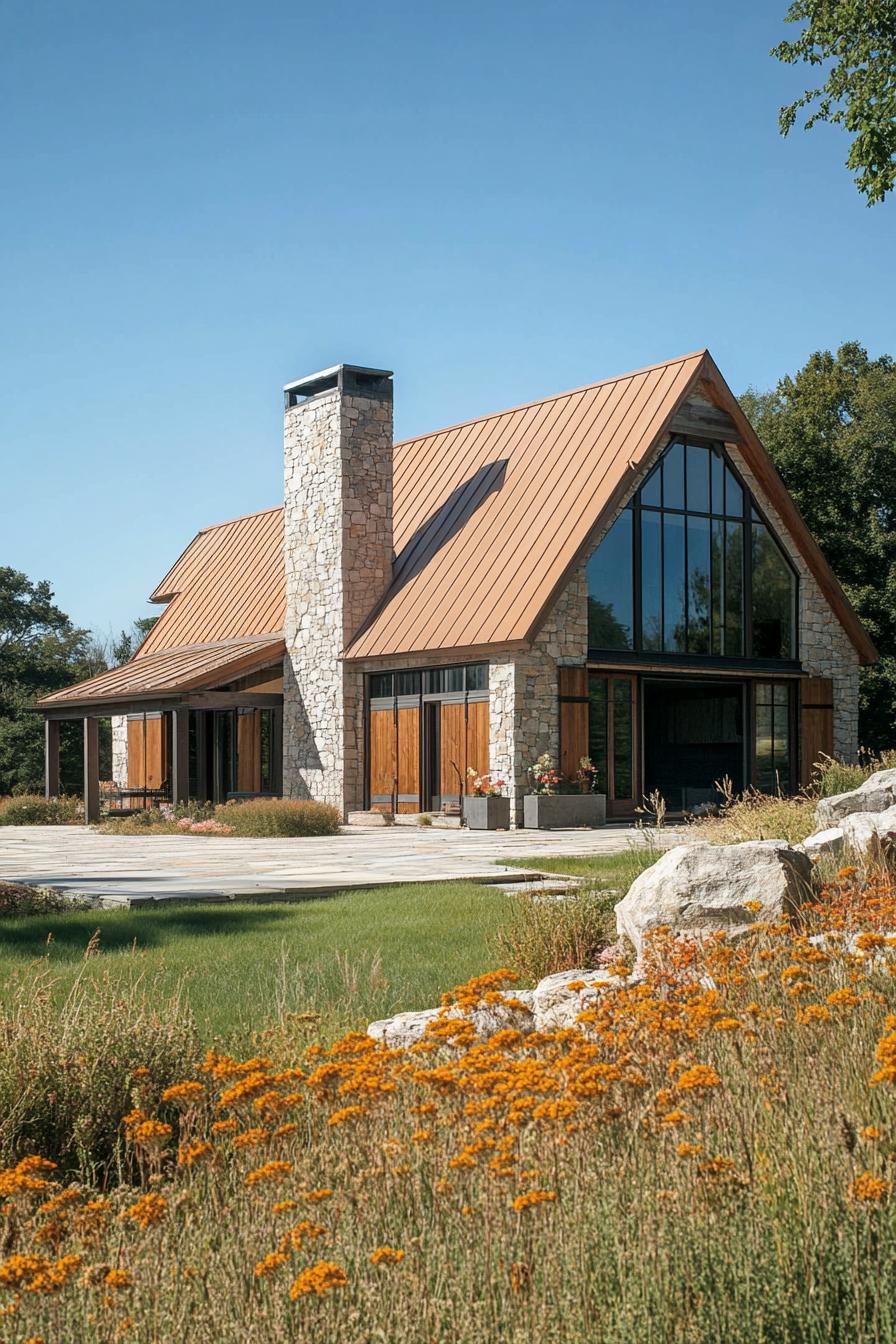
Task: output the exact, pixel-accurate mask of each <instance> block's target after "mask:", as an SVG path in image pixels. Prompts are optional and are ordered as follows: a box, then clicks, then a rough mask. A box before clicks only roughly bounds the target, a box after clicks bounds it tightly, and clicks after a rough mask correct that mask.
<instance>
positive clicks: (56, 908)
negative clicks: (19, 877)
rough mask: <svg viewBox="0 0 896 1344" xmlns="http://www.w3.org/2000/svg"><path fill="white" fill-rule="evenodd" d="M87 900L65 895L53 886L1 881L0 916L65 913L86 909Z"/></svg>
mask: <svg viewBox="0 0 896 1344" xmlns="http://www.w3.org/2000/svg"><path fill="white" fill-rule="evenodd" d="M85 909H87V902H86V901H79V900H77V899H76V898H74V897H72V896H65V895H63V893H62V892H61V891H54V890H53V888H52V887H32V886H30V885H29V884H28V883H27V882H0V916H4V915H5V916H12V915H48V914H57V913H62V914H64V913H65V912H66V911H68V910H85Z"/></svg>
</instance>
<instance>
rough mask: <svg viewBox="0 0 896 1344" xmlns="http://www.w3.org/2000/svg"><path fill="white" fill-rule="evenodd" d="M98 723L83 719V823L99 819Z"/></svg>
mask: <svg viewBox="0 0 896 1344" xmlns="http://www.w3.org/2000/svg"><path fill="white" fill-rule="evenodd" d="M99 728H100V724H99V719H91V718H89V717H88V718H85V720H84V823H85V825H87V826H89V825H90V823H91V822H94V821H99V819H100V732H99Z"/></svg>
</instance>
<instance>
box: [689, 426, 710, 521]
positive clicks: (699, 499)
mask: <svg viewBox="0 0 896 1344" xmlns="http://www.w3.org/2000/svg"><path fill="white" fill-rule="evenodd" d="M687 470H688V512H689V513H690V512H693V513H709V449H708V448H701V447H699V446H698V445H697V444H695V443H689V444H688V447H687Z"/></svg>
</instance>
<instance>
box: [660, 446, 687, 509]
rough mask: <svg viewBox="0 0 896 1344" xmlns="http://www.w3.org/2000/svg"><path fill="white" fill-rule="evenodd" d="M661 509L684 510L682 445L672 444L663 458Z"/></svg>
mask: <svg viewBox="0 0 896 1344" xmlns="http://www.w3.org/2000/svg"><path fill="white" fill-rule="evenodd" d="M663 508H664V509H683V508H684V444H682V443H672V444H670V445H669V447H668V448H667V449H666V455H665V457H664V458H663Z"/></svg>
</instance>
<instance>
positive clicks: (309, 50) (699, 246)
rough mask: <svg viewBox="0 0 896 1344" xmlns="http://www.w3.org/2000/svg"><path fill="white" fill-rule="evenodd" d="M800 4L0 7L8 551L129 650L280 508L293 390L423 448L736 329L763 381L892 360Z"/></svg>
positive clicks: (746, 365) (2, 412)
mask: <svg viewBox="0 0 896 1344" xmlns="http://www.w3.org/2000/svg"><path fill="white" fill-rule="evenodd" d="M785 8H786V0H754V3H752V4H749V5H742V4H735V3H731V0H728V2H727V3H721V4H720V3H718V0H712V2H710V0H691V3H684V4H682V5H669V4H668V3H662V2H660V0H643V3H641V4H640V5H637V6H634V5H629V4H623V3H615V4H610V3H603V2H602V0H593V2H592V3H580V2H578V0H576V2H573V0H559V3H551V4H549V3H542V2H538V3H536V2H535V0H516V3H513V4H511V3H509V2H505V3H493V2H491V0H475V3H470V2H469V0H453V2H452V3H450V4H448V3H441V2H439V3H428V2H427V0H423V3H421V2H420V0H416V2H413V0H407V2H402V3H394V2H393V0H383V3H381V4H379V5H369V4H356V3H354V2H353V0H349V2H348V3H345V4H342V5H339V6H328V7H327V6H320V5H310V4H305V3H301V0H292V3H285V2H283V0H266V2H265V0H261V2H258V3H254V4H249V3H246V2H245V0H244V2H243V3H240V4H236V3H232V2H231V0H216V2H215V3H207V2H206V0H188V3H186V4H185V3H183V0H178V2H177V3H169V2H168V0H152V3H146V2H145V0H127V3H125V4H122V3H120V0H118V2H117V3H102V4H99V3H91V2H90V0H80V2H79V3H78V4H71V3H68V0H66V2H64V3H63V2H62V0H57V2H56V3H46V2H45V0H3V3H2V5H0V125H2V128H3V129H2V132H0V173H2V177H0V181H2V193H3V208H2V210H0V377H2V389H0V390H2V395H0V457H2V473H0V537H2V543H3V544H2V546H0V564H11V565H13V566H15V567H17V568H19V569H23V570H25V571H26V572H27V573H28V574H29V575H31V576H32V577H35V578H38V577H40V578H48V579H49V580H50V581H51V583H52V584H53V586H54V588H55V590H56V593H57V597H58V600H59V602H60V604H61V605H62V606H63V608H64V609H66V610H67V611H69V612H70V613H71V615H72V616H73V617H74V618H75V619H76V620H77V621H79V622H80V623H83V624H85V625H88V626H91V627H94V628H97V629H99V630H101V631H107V630H108V629H109V628H112V627H114V628H119V627H121V626H122V625H125V624H127V623H129V622H130V620H131V619H132V618H133V617H134V616H137V615H140V614H143V613H145V612H147V611H149V610H151V609H150V608H148V607H147V606H146V605H145V602H144V599H145V596H146V594H147V593H148V592H149V591H150V589H151V588H152V587H153V586H154V584H155V583H156V582H157V580H158V579H159V578H160V577H161V575H162V574H163V573H164V572H165V570H166V569H167V568H168V566H169V564H170V563H171V562H172V561H173V559H174V558H175V557H176V555H177V554H178V553H179V552H180V551H181V549H182V548H183V546H184V545H185V544H186V542H187V541H188V540H189V539H190V537H191V536H192V535H193V534H194V533H195V532H196V531H197V530H198V529H199V528H200V527H202V526H204V525H206V524H208V523H211V522H216V521H220V520H221V519H224V518H229V517H232V516H234V515H236V514H239V513H243V512H248V511H250V510H253V509H257V508H263V507H266V506H268V505H270V504H273V503H276V502H278V501H279V499H280V498H281V497H282V486H281V457H280V435H281V414H282V397H281V387H282V385H283V383H284V382H287V381H289V380H290V379H292V378H296V377H299V376H301V375H302V374H305V373H309V372H312V371H314V370H316V369H318V368H322V367H325V366H327V365H330V364H333V363H337V362H340V361H350V362H355V363H362V364H370V365H376V366H383V367H388V368H391V369H394V370H395V373H396V383H395V397H396V432H397V434H398V435H399V436H400V437H405V436H407V435H410V434H412V433H415V432H418V431H421V430H425V429H432V428H436V427H438V426H439V425H441V424H446V423H451V422H453V421H457V420H461V419H465V418H467V417H469V416H473V415H477V414H480V413H482V412H485V411H489V410H496V409H499V408H501V407H504V406H508V405H513V404H515V403H517V402H520V401H525V400H530V399H532V398H534V397H538V396H542V395H547V394H550V393H552V392H556V391H559V390H562V389H563V388H566V387H574V386H577V385H580V384H582V383H586V382H592V381H595V380H597V379H599V378H601V377H607V376H610V375H612V374H615V373H619V372H622V371H624V370H626V369H629V368H637V367H639V366H641V365H643V364H648V363H653V362H655V361H657V360H661V359H664V358H667V357H669V356H672V355H675V354H680V353H684V352H686V351H690V350H693V349H697V348H700V347H702V346H704V345H708V346H709V348H710V349H711V350H712V352H713V354H714V355H715V357H716V359H717V361H718V362H719V364H720V366H721V368H722V371H723V372H724V373H725V374H726V376H727V378H728V380H729V382H730V383H731V385H732V386H733V388H734V390H735V391H741V390H742V389H743V388H744V387H745V386H747V385H748V384H753V385H756V386H759V387H764V386H768V385H770V384H771V383H773V382H774V381H776V380H777V378H778V377H779V376H781V375H782V374H783V373H785V372H788V371H792V370H794V369H795V368H797V367H799V365H800V364H802V363H803V362H804V361H805V359H806V357H807V356H808V354H809V353H810V352H811V351H812V350H815V349H818V348H822V347H836V346H837V345H838V344H840V343H841V342H842V341H844V340H847V339H852V338H855V339H858V340H860V341H862V342H864V343H865V344H866V345H867V346H868V348H869V349H870V350H871V351H872V352H873V353H875V354H877V353H882V352H884V351H889V352H891V353H896V350H894V347H896V339H894V337H896V333H894V325H893V314H894V312H896V267H894V265H893V256H894V225H896V215H894V213H893V212H894V210H896V202H893V201H888V202H886V203H885V204H884V205H883V206H877V207H875V208H874V209H870V210H869V209H868V208H867V207H866V206H865V205H864V202H863V200H862V198H861V197H860V196H859V195H858V193H857V191H856V189H855V187H854V186H853V184H852V181H851V178H850V175H849V173H848V172H847V170H846V169H845V167H844V165H843V160H844V158H845V156H846V152H847V148H848V142H847V139H846V137H845V135H844V134H843V133H842V132H840V131H837V130H832V129H830V128H826V127H821V128H819V129H817V130H815V131H813V132H812V133H811V134H809V135H806V134H804V133H802V131H796V132H794V133H793V134H792V135H791V137H790V139H789V140H787V141H783V140H782V139H781V138H780V136H779V134H778V131H777V110H778V107H779V106H780V104H781V103H782V102H784V101H787V100H789V99H790V98H792V97H795V96H796V94H797V93H798V92H799V91H800V90H801V89H802V88H803V87H805V80H806V72H804V70H803V69H802V68H795V67H791V68H788V67H784V66H781V65H779V64H778V63H777V62H775V61H773V60H772V59H771V58H770V57H769V56H768V50H769V48H770V47H771V46H772V45H773V43H774V42H776V41H777V40H779V38H780V36H781V35H782V33H783V32H784V25H783V23H782V16H783V13H784V10H785Z"/></svg>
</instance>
